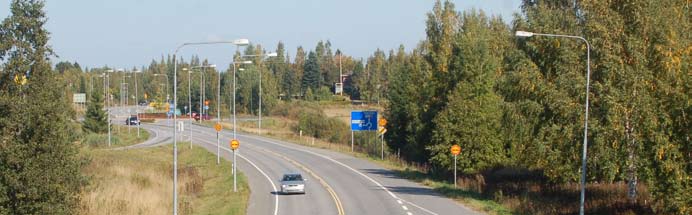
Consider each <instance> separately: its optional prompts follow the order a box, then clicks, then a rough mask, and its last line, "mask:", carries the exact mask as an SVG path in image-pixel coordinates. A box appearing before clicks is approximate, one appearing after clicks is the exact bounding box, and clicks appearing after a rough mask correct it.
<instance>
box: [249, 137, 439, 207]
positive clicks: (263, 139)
mask: <svg viewBox="0 0 692 215" xmlns="http://www.w3.org/2000/svg"><path fill="white" fill-rule="evenodd" d="M238 136H245V137H246V138H251V139H255V140H260V141H264V142H267V143H271V144H274V145H277V146H281V147H284V148H287V149H294V150H298V151H302V152H305V153H308V154H312V155H315V156H318V157H321V158H324V159H326V160H329V161H331V162H334V163H335V164H339V165H341V166H343V167H345V168H347V169H349V170H351V171H352V172H354V173H356V174H359V175H360V176H363V177H364V178H366V179H368V180H369V181H371V182H372V183H374V184H375V185H377V186H378V187H380V188H381V189H383V190H384V191H386V192H387V194H389V195H390V196H391V197H392V198H394V199H396V200H400V201H403V202H406V203H407V204H410V205H412V206H414V207H416V208H418V209H420V210H422V211H425V212H427V213H429V214H432V215H438V214H437V213H435V212H432V211H430V210H428V209H425V208H423V207H421V206H419V205H416V204H414V203H413V202H409V201H406V200H404V199H401V198H399V197H398V196H396V195H395V194H394V193H392V191H390V190H389V189H387V187H385V186H384V185H382V184H381V183H380V182H377V181H376V180H375V179H373V178H371V177H369V176H367V175H365V174H363V173H362V172H360V171H358V170H355V169H353V168H352V167H350V166H348V165H346V164H344V163H341V162H339V161H337V160H334V159H332V158H330V157H327V156H325V155H322V154H319V153H316V152H312V151H308V150H303V149H300V148H290V147H288V146H284V145H283V144H280V143H277V142H274V141H273V140H269V139H266V138H259V137H253V136H248V135H238Z"/></svg>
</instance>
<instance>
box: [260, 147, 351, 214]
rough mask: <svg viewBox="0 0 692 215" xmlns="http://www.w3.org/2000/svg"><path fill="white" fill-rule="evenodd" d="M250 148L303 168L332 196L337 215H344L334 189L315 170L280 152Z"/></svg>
mask: <svg viewBox="0 0 692 215" xmlns="http://www.w3.org/2000/svg"><path fill="white" fill-rule="evenodd" d="M252 148H255V149H259V150H262V151H265V152H268V153H271V154H274V155H276V156H278V157H281V158H283V159H284V160H287V161H288V162H291V163H292V164H293V165H296V166H298V167H300V168H301V169H303V170H304V171H305V172H307V173H308V174H310V175H312V177H314V178H315V179H317V181H319V182H320V184H321V185H322V186H323V187H324V188H325V189H326V190H327V192H329V195H331V196H332V199H333V200H334V204H336V210H337V211H338V213H339V215H344V214H346V213H345V212H344V207H343V205H341V200H340V199H339V196H338V195H337V194H336V192H335V191H334V189H332V187H331V186H329V184H328V183H327V182H326V181H325V180H324V179H323V178H322V177H320V176H318V175H317V174H316V173H315V172H313V171H312V170H310V169H309V168H307V167H306V166H304V165H303V164H300V163H298V162H297V161H295V160H293V159H290V158H288V157H286V156H284V155H282V154H279V153H276V152H273V151H269V150H267V149H263V148H257V147H252Z"/></svg>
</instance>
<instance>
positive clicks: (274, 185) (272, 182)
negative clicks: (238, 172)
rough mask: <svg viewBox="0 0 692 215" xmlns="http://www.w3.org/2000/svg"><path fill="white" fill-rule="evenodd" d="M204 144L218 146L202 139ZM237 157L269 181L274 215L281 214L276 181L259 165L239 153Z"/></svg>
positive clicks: (228, 150)
mask: <svg viewBox="0 0 692 215" xmlns="http://www.w3.org/2000/svg"><path fill="white" fill-rule="evenodd" d="M202 142H204V143H206V144H209V145H216V144H211V143H209V141H207V140H204V139H202ZM221 148H222V149H223V150H226V151H227V152H231V153H233V151H231V150H230V149H228V148H226V147H223V146H221ZM237 156H238V157H240V158H242V159H243V160H245V161H247V162H248V163H249V164H250V165H252V166H253V167H255V169H257V170H258V171H259V172H260V173H262V175H264V177H265V178H267V181H269V183H271V184H272V189H273V190H274V215H277V214H279V195H278V190H276V184H274V181H272V179H271V178H270V177H269V175H267V173H265V172H264V171H262V169H260V168H259V167H258V166H257V165H255V163H253V162H252V161H250V160H249V159H247V158H246V157H245V156H243V155H240V153H238V154H237Z"/></svg>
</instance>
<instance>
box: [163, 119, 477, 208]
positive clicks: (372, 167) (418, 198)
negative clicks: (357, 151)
mask: <svg viewBox="0 0 692 215" xmlns="http://www.w3.org/2000/svg"><path fill="white" fill-rule="evenodd" d="M158 126H165V123H163V124H162V125H161V124H159V125H158ZM187 128H190V127H189V125H188V127H187ZM167 129H169V130H172V129H171V128H167ZM192 129H193V143H194V144H197V145H200V146H202V147H204V148H206V149H208V150H209V151H210V152H212V153H216V132H215V131H214V130H213V129H212V128H208V127H202V126H199V125H194V126H192ZM183 133H184V134H185V135H187V134H188V133H187V132H183ZM168 134H171V133H168ZM159 135H165V134H164V133H159ZM185 137H187V136H185ZM230 137H232V132H231V131H228V130H224V131H222V132H221V146H222V147H223V148H225V149H228V142H229V141H230ZM238 139H239V140H240V142H241V146H240V149H239V150H238V155H242V156H244V157H245V158H248V160H249V161H251V162H254V163H255V164H256V165H257V167H258V168H259V169H261V170H263V171H264V172H266V174H267V175H268V176H269V177H270V178H273V179H275V182H278V179H279V177H280V176H281V174H283V173H285V172H300V173H303V175H304V176H306V178H308V180H309V181H308V183H307V185H306V186H307V188H306V192H307V194H306V195H279V196H278V199H279V207H278V214H339V213H340V212H341V211H340V210H339V208H338V207H339V206H338V205H339V204H341V207H342V208H343V212H344V213H345V214H377V215H380V214H406V215H410V214H431V215H436V214H479V213H478V212H475V211H473V210H470V209H468V208H467V207H465V206H463V205H461V204H459V203H457V202H454V201H452V200H450V199H448V198H445V197H443V196H441V195H440V194H438V193H436V192H434V191H433V190H432V189H431V188H429V187H426V186H422V185H419V184H417V183H414V182H410V181H408V180H405V179H401V178H399V177H397V176H396V175H395V173H394V172H392V171H390V170H387V169H385V168H383V167H381V166H379V165H377V164H374V163H372V162H370V161H367V160H363V159H359V158H355V157H353V156H350V155H345V154H342V153H338V152H333V151H329V150H324V149H317V148H311V147H306V146H302V145H297V144H293V143H289V142H285V141H281V140H276V139H272V138H266V137H259V136H256V135H251V134H247V133H238ZM185 140H187V138H185ZM179 147H180V146H179ZM222 151H224V153H222V155H223V156H224V158H226V159H229V160H230V159H232V157H231V153H230V150H229V151H226V150H222ZM301 166H303V167H305V168H307V170H309V171H310V172H312V173H313V174H315V175H317V176H318V177H320V179H316V178H315V177H313V176H312V175H311V174H309V172H306V171H305V170H304V169H302V168H301ZM238 167H239V168H240V170H241V171H242V172H243V173H244V174H245V175H246V176H247V177H248V180H249V183H250V189H251V197H250V203H249V206H248V214H273V211H272V209H273V208H272V207H271V206H273V204H274V200H273V198H272V197H274V198H276V196H275V195H274V193H273V191H272V186H271V184H270V183H269V182H268V181H267V180H266V179H265V178H266V177H265V176H263V175H262V174H261V173H260V172H259V171H258V170H257V169H256V168H255V167H252V166H251V165H250V164H249V163H248V162H247V161H243V160H242V159H238ZM319 180H323V181H324V182H325V183H326V184H327V185H329V188H330V189H327V188H325V186H323V185H322V186H321V185H320V184H319V183H318V181H319ZM276 184H277V185H276V186H278V183H276ZM330 190H332V191H333V192H334V194H331V192H330ZM333 195H336V196H337V198H338V202H337V203H338V204H337V203H335V201H334V197H333Z"/></svg>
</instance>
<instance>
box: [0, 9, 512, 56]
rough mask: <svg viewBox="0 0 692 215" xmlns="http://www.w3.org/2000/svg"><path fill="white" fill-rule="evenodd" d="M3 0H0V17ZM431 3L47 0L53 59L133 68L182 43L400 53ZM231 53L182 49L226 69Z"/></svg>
mask: <svg viewBox="0 0 692 215" xmlns="http://www.w3.org/2000/svg"><path fill="white" fill-rule="evenodd" d="M453 2H454V3H455V5H456V8H457V10H465V9H472V8H475V9H482V10H484V11H485V12H486V13H489V14H500V15H502V17H503V18H504V19H505V21H507V20H509V19H510V18H511V15H512V13H514V12H518V10H519V9H518V8H519V4H520V1H519V0H456V1H453ZM9 5H10V0H0V18H5V17H7V16H8V13H9ZM432 6H433V1H431V0H349V1H343V0H273V1H272V0H249V1H228V0H226V1H224V0H213V1H212V0H205V1H203V0H198V1H193V0H187V1H185V0H165V1H164V0H160V1H154V0H148V1H147V0H61V1H56V0H53V1H47V3H46V12H47V15H48V17H49V20H48V24H47V28H48V30H49V31H50V32H51V41H50V44H51V45H52V46H53V49H54V50H55V52H56V53H57V54H58V55H59V59H55V60H53V61H54V62H53V63H57V62H58V61H62V60H67V61H77V62H79V64H80V65H82V66H88V67H90V68H93V67H101V66H104V65H109V66H111V67H117V68H127V69H129V68H132V67H133V66H137V67H139V66H142V65H148V64H149V63H150V62H151V60H152V59H157V60H158V59H159V58H160V57H161V55H166V54H168V53H172V52H173V51H174V49H175V47H176V46H178V45H179V44H181V43H183V42H201V41H210V40H232V39H236V38H248V39H250V40H251V42H253V43H256V44H257V43H259V44H262V45H263V46H265V47H267V48H268V49H270V50H274V49H275V47H276V44H277V42H278V41H279V40H281V41H283V42H284V44H286V49H287V50H288V51H289V55H290V56H291V57H292V56H294V53H295V50H296V48H297V47H298V46H301V45H302V46H303V47H304V48H306V49H314V46H315V44H317V41H319V40H325V41H326V40H330V41H331V43H332V48H333V50H334V51H336V49H341V50H342V51H343V52H344V54H347V55H352V56H355V57H358V58H360V57H362V58H366V57H368V56H369V55H371V54H372V53H373V52H374V51H375V49H377V48H380V49H383V50H390V49H395V48H397V47H398V46H399V44H403V45H404V46H405V47H406V49H407V50H410V49H411V48H412V47H414V46H415V45H416V44H417V43H418V42H419V41H421V40H423V39H424V38H425V18H426V13H427V12H428V11H430V10H431V9H432ZM234 50H235V48H234V47H231V46H221V45H217V46H205V47H192V48H184V49H183V50H181V51H180V53H179V54H180V55H181V56H184V57H186V58H187V57H189V56H191V55H192V54H198V55H199V56H200V57H202V58H208V59H210V61H211V63H215V64H217V65H219V67H221V68H226V67H227V65H228V64H229V63H230V58H231V55H232V53H233V52H234Z"/></svg>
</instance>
